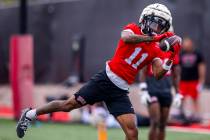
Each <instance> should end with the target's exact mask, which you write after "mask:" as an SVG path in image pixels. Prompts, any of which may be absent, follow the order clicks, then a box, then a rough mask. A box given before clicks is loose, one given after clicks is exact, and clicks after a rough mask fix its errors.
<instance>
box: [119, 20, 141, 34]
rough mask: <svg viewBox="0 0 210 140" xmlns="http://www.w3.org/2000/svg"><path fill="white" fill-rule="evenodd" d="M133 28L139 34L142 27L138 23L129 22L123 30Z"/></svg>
mask: <svg viewBox="0 0 210 140" xmlns="http://www.w3.org/2000/svg"><path fill="white" fill-rule="evenodd" d="M128 29H129V30H132V31H133V32H134V33H136V34H139V33H140V27H139V26H138V25H137V24H136V23H129V24H127V25H126V26H125V27H124V29H123V30H128Z"/></svg>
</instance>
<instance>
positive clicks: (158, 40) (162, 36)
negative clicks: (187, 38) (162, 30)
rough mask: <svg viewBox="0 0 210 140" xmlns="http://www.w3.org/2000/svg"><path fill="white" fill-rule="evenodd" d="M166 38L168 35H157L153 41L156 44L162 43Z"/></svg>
mask: <svg viewBox="0 0 210 140" xmlns="http://www.w3.org/2000/svg"><path fill="white" fill-rule="evenodd" d="M166 37H167V35H166V34H160V35H155V36H153V40H154V41H155V42H160V41H161V40H163V39H164V38H166Z"/></svg>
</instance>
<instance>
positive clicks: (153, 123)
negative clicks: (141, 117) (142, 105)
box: [148, 101, 160, 140]
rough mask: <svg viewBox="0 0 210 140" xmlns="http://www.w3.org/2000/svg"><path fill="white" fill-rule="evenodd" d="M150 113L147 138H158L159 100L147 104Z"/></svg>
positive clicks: (153, 139) (154, 139) (155, 139)
mask: <svg viewBox="0 0 210 140" xmlns="http://www.w3.org/2000/svg"><path fill="white" fill-rule="evenodd" d="M148 111H149V115H150V129H149V140H157V139H158V129H159V121H160V105H159V102H157V101H156V102H153V103H151V104H150V105H149V106H148Z"/></svg>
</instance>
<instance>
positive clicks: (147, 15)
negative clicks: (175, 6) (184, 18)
mask: <svg viewBox="0 0 210 140" xmlns="http://www.w3.org/2000/svg"><path fill="white" fill-rule="evenodd" d="M139 24H140V26H141V29H142V32H143V33H144V34H148V35H156V34H162V33H164V32H167V31H168V30H169V28H171V27H172V16H171V12H170V11H169V9H168V8H167V7H166V6H165V5H163V4H159V3H155V4H150V5H148V6H147V7H145V8H144V9H143V11H142V13H141V15H140V18H139Z"/></svg>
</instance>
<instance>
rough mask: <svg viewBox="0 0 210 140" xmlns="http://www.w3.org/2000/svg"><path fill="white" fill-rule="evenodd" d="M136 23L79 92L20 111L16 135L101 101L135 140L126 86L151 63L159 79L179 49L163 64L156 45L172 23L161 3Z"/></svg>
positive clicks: (122, 34) (128, 27)
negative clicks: (45, 118)
mask: <svg viewBox="0 0 210 140" xmlns="http://www.w3.org/2000/svg"><path fill="white" fill-rule="evenodd" d="M139 24H140V25H137V24H134V23H132V24H128V25H127V26H126V27H125V28H124V29H123V31H122V33H121V38H120V40H119V43H118V47H117V50H116V52H115V55H114V57H113V58H112V59H111V60H110V61H108V62H107V64H106V68H105V70H103V71H101V72H99V73H97V74H96V75H94V76H93V77H92V78H91V79H90V80H89V81H88V82H87V83H86V84H85V85H84V86H83V87H82V88H81V89H80V90H79V91H78V92H76V93H75V94H74V95H72V96H71V97H70V98H69V99H67V100H65V101H52V102H50V103H48V104H46V105H44V106H42V107H39V108H36V109H26V110H24V111H23V113H22V115H21V118H20V120H19V122H18V124H17V129H16V132H17V135H18V137H20V138H21V137H23V136H24V135H25V131H26V130H27V128H28V125H29V124H30V123H31V121H32V120H34V119H36V117H37V116H38V115H42V114H47V113H52V112H56V111H66V112H68V111H71V110H73V109H76V108H80V107H82V106H84V105H87V104H94V103H96V102H101V101H104V102H105V104H106V106H107V108H108V110H109V112H110V113H111V114H112V115H113V116H114V117H115V118H116V120H117V121H118V122H119V124H120V125H121V127H122V129H123V131H124V133H125V135H126V140H137V139H138V130H137V128H136V124H135V120H136V118H135V114H134V109H133V107H132V104H131V102H130V100H129V97H128V89H129V85H130V84H132V83H133V82H134V78H135V76H136V74H137V73H138V71H139V70H140V69H141V68H143V67H144V66H146V65H148V64H150V63H152V68H153V72H154V76H155V77H156V78H157V79H160V78H161V77H162V76H164V75H165V73H166V72H167V71H168V70H170V68H171V66H172V63H173V61H172V59H173V57H174V55H175V54H177V53H178V52H179V49H180V47H179V46H178V47H177V46H170V47H171V48H172V50H174V51H173V52H172V51H170V52H169V53H170V56H169V58H170V59H169V60H167V61H165V62H163V63H162V61H161V59H160V58H159V57H161V56H162V55H161V54H162V53H163V52H162V51H161V50H160V48H159V46H158V42H159V41H160V40H161V39H163V38H165V37H169V36H172V35H173V34H172V33H170V32H167V31H168V29H169V28H170V26H171V24H172V17H171V13H170V11H169V10H168V8H167V7H166V6H164V5H162V4H152V5H149V6H147V7H146V8H145V9H144V10H143V12H142V14H141V17H140V20H139Z"/></svg>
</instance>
